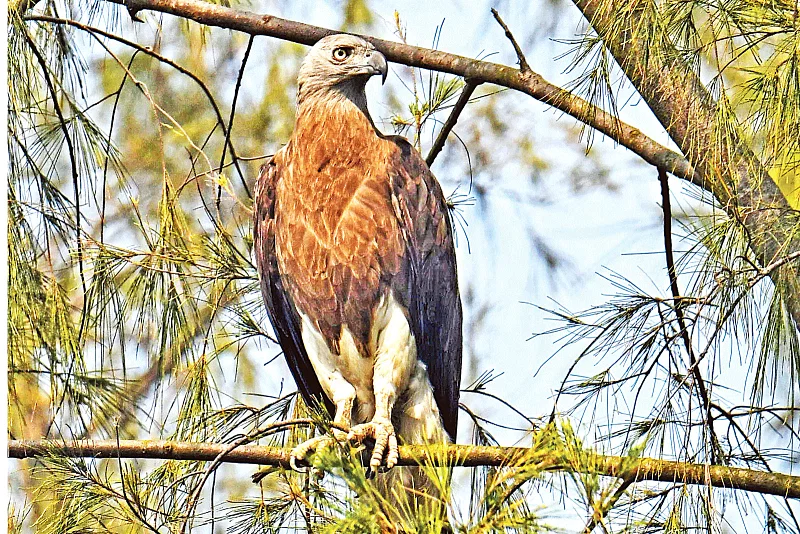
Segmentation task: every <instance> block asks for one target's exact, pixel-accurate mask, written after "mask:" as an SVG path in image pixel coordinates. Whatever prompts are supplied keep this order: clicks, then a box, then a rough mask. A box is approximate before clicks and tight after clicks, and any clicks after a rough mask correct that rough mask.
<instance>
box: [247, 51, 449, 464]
mask: <svg viewBox="0 0 800 534" xmlns="http://www.w3.org/2000/svg"><path fill="white" fill-rule="evenodd" d="M387 72H388V70H387V63H386V58H385V57H384V55H383V54H381V53H380V52H379V51H378V50H376V49H375V47H374V46H373V45H372V44H371V43H369V42H367V41H366V40H364V39H361V38H359V37H356V36H353V35H332V36H328V37H325V38H323V39H321V40H319V41H318V42H317V43H316V44H315V45H314V46H313V47H312V48H311V50H310V52H309V53H308V55H307V56H306V57H305V59H304V60H303V62H302V64H301V67H300V70H299V74H298V91H297V114H296V122H295V125H294V131H293V133H292V136H291V139H290V140H289V142H288V143H287V144H286V145H285V146H284V147H283V148H282V149H281V150H279V151H278V152H277V153H276V154H275V155H274V156H273V157H272V158H271V159H270V160H269V161H268V162H267V163H266V164H264V165H263V166H262V168H261V172H260V175H259V177H258V181H257V183H256V187H255V195H254V210H253V211H254V233H253V240H254V242H253V249H254V255H255V259H256V263H257V267H258V270H259V276H260V283H261V292H262V294H263V298H264V302H265V304H266V309H267V314H268V316H269V319H270V321H271V323H272V327H273V329H274V332H275V334H276V336H277V339H278V341H279V342H280V346H281V348H282V349H283V353H284V355H285V358H286V361H287V363H288V365H289V369H290V370H291V373H292V375H293V377H294V380H295V381H296V383H297V386H298V389H299V391H300V393H301V394H302V396H303V398H304V400H305V401H306V402H307V403H309V404H310V405H313V404H317V405H325V406H326V407H327V408H328V410H329V411H330V412H331V415H332V416H333V422H334V425H333V427H334V430H333V432H334V435H333V437H330V436H328V437H326V436H322V437H317V438H313V439H311V440H309V441H306V442H304V443H301V444H300V445H298V446H297V447H295V448H294V449H293V450H292V461H293V464H295V463H296V462H297V461H298V460H303V459H305V458H306V457H307V456H308V455H309V454H310V453H312V452H313V451H314V450H316V449H317V448H318V447H320V446H322V445H325V444H329V442H330V441H331V440H333V439H336V440H342V441H344V440H347V441H349V442H351V443H354V444H359V445H362V444H365V442H367V441H368V440H372V441H374V446H373V448H372V453H371V454H370V455H368V456H369V467H368V471H367V472H368V474H369V473H372V474H374V473H375V472H377V471H378V469H379V468H381V467H382V468H384V469H390V468H392V467H393V466H395V465H396V464H397V460H398V440H399V442H400V443H407V444H413V443H443V442H447V441H452V440H455V438H456V427H457V420H458V399H459V384H460V379H461V351H462V340H461V335H462V334H461V323H462V311H461V299H460V297H459V292H458V283H457V275H456V258H455V248H454V244H453V228H452V223H451V220H450V217H449V214H448V208H447V203H446V199H445V197H444V195H443V194H442V188H441V186H440V185H439V183H438V182H437V180H436V178H435V177H434V176H433V174H432V173H431V171H430V169H429V168H428V166H427V165H426V163H425V161H424V160H423V159H422V157H421V156H420V154H419V153H418V152H417V150H416V149H415V148H414V147H413V146H412V145H411V144H410V143H409V142H408V141H407V140H406V139H404V138H402V137H399V136H393V135H384V134H382V133H381V132H380V131H378V129H377V128H376V127H375V124H374V122H373V120H372V118H371V117H370V114H369V111H368V110H367V98H366V94H365V85H366V83H367V80H369V79H370V77H372V76H374V75H380V76H381V77H382V80H383V81H384V82H385V80H386V76H387ZM337 429H338V430H337Z"/></svg>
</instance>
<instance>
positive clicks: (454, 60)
mask: <svg viewBox="0 0 800 534" xmlns="http://www.w3.org/2000/svg"><path fill="white" fill-rule="evenodd" d="M107 1H108V2H111V3H116V4H121V5H124V6H126V7H127V8H128V10H129V11H131V12H132V13H134V14H136V13H138V12H139V11H143V10H152V11H158V12H161V13H169V14H171V15H175V16H178V17H182V18H186V19H190V20H193V21H195V22H198V23H200V24H206V25H208V26H217V27H221V28H228V29H231V30H237V31H241V32H244V33H249V34H251V35H268V36H270V37H277V38H279V39H284V40H287V41H292V42H295V43H300V44H305V45H313V44H314V43H316V42H317V41H318V40H320V39H321V38H323V37H325V36H326V35H331V34H335V33H341V32H340V31H337V30H332V29H328V28H321V27H319V26H312V25H310V24H304V23H302V22H295V21H291V20H286V19H281V18H278V17H274V16H272V15H258V14H255V13H251V12H249V11H242V10H234V9H231V8H228V7H223V6H220V5H215V4H210V3H207V2H203V1H201V0H107ZM361 37H363V38H364V39H366V40H368V41H370V42H371V43H372V44H373V45H375V47H376V48H377V49H378V50H380V51H381V52H382V53H383V54H384V55H385V56H386V59H388V60H389V61H392V62H394V63H400V64H402V65H408V66H410V67H421V68H424V69H429V70H434V71H438V72H445V73H448V74H455V75H457V76H462V77H463V78H464V79H466V80H472V81H474V82H477V83H493V84H495V85H499V86H502V87H508V88H510V89H515V90H517V91H520V92H523V93H525V94H527V95H529V96H531V97H533V98H535V99H536V100H540V101H542V102H544V103H546V104H549V105H551V106H553V107H555V108H556V109H558V110H560V111H563V112H564V113H566V114H568V115H571V116H573V117H575V118H576V119H578V120H579V121H581V122H584V123H586V124H587V125H589V126H591V127H592V128H594V129H596V130H597V131H599V132H601V133H603V134H605V135H607V136H608V137H610V138H611V139H613V140H615V141H616V142H618V143H620V144H621V145H623V146H625V147H627V148H628V149H630V150H632V151H633V152H635V153H636V154H637V155H639V156H640V157H641V158H642V159H644V160H645V161H647V162H648V163H650V164H651V165H654V166H656V167H661V168H664V169H667V171H669V172H670V173H672V174H674V175H675V176H677V177H679V178H683V179H684V180H688V181H690V182H692V183H695V184H697V185H698V186H700V187H703V183H702V180H701V179H700V178H699V176H696V175H695V172H694V169H693V168H692V167H691V165H689V163H688V161H687V160H686V159H685V158H684V157H683V156H681V155H680V154H678V153H676V152H673V151H672V150H670V149H668V148H666V147H664V146H662V145H660V144H658V143H656V142H655V141H654V140H652V139H651V138H649V137H647V136H646V135H644V134H643V133H642V132H641V131H639V130H638V129H637V128H634V127H633V126H630V125H629V124H626V123H624V122H621V121H619V120H618V119H617V118H615V117H613V116H612V115H611V114H609V113H606V112H605V111H603V110H602V109H600V108H598V107H596V106H594V105H592V104H590V103H589V102H587V101H586V100H584V99H582V98H580V97H578V96H576V95H573V94H572V93H570V92H569V91H566V90H564V89H562V88H560V87H558V86H556V85H553V84H552V83H549V82H547V81H546V80H545V79H544V78H542V76H540V75H539V74H537V73H535V72H532V71H526V72H522V71H520V70H519V69H516V68H513V67H509V66H507V65H499V64H497V63H491V62H488V61H479V60H477V59H472V58H468V57H464V56H459V55H456V54H448V53H447V52H442V51H440V50H431V49H428V48H421V47H418V46H410V45H407V44H403V43H396V42H393V41H385V40H383V39H376V38H375V37H370V36H367V35H361Z"/></svg>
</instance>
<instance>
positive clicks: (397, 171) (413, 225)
mask: <svg viewBox="0 0 800 534" xmlns="http://www.w3.org/2000/svg"><path fill="white" fill-rule="evenodd" d="M387 140H389V141H391V142H393V143H394V144H395V145H396V147H397V149H396V150H393V151H392V154H391V156H390V160H389V165H388V167H389V174H390V176H389V178H390V182H391V194H392V203H393V205H394V209H395V212H396V215H397V217H398V222H399V226H400V229H401V231H402V232H403V237H404V240H405V242H406V261H407V266H408V269H409V273H408V276H404V277H397V280H398V282H400V283H402V284H404V285H405V287H394V290H395V292H397V293H398V294H400V295H402V297H403V298H402V300H403V301H404V304H405V305H406V307H407V308H408V313H409V316H410V317H409V319H410V323H411V329H412V332H413V334H414V338H415V339H416V342H417V358H419V359H420V360H421V361H422V362H423V363H424V364H425V365H426V366H427V369H428V378H429V379H430V382H431V386H433V395H434V398H435V399H436V404H437V405H438V406H439V412H440V414H441V416H442V421H443V423H444V427H445V430H447V433H448V434H450V437H451V439H453V440H455V438H456V428H457V426H458V399H459V386H460V383H461V348H462V347H461V319H462V312H461V299H460V297H459V293H458V278H457V276H456V256H455V247H454V245H453V229H452V225H451V223H450V218H449V215H448V210H447V204H446V201H445V198H444V195H443V194H442V189H441V187H440V186H439V183H438V182H437V181H436V178H434V176H433V174H432V173H431V171H430V169H429V168H428V166H427V165H426V164H425V161H423V159H422V157H421V156H420V155H419V153H418V152H417V151H416V150H415V149H414V148H413V147H412V146H411V145H410V144H409V142H408V141H406V140H405V139H403V138H402V137H397V136H391V137H387Z"/></svg>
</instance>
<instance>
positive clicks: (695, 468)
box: [8, 440, 800, 499]
mask: <svg viewBox="0 0 800 534" xmlns="http://www.w3.org/2000/svg"><path fill="white" fill-rule="evenodd" d="M230 449H231V446H230V444H225V443H190V442H176V441H157V440H148V441H134V440H120V441H119V442H117V441H115V440H105V441H101V440H81V441H75V442H61V441H56V440H10V441H9V443H8V457H9V458H38V457H46V456H49V455H53V454H57V455H61V456H67V457H70V458H82V457H83V458H127V459H136V458H138V459H161V460H192V461H213V460H215V459H218V458H219V457H221V455H224V460H222V461H223V462H227V463H236V464H253V465H256V464H258V465H274V466H280V467H283V468H287V469H288V468H289V467H290V466H289V457H290V455H291V449H289V448H281V447H263V446H257V445H242V446H240V447H237V448H235V449H233V450H230ZM531 450H532V449H527V448H523V447H480V446H473V445H448V446H445V447H430V448H425V447H420V446H409V445H403V446H401V447H400V460H399V463H398V465H406V466H407V465H419V464H421V463H425V464H430V465H441V464H447V465H455V466H461V467H475V466H479V465H484V466H509V465H513V464H515V463H517V464H519V463H520V462H521V461H524V459H525V457H526V455H528V454H530V452H531ZM583 460H585V459H583ZM543 469H544V470H547V471H570V470H571V471H580V472H587V473H593V474H597V475H602V476H610V477H618V478H621V479H623V480H624V481H631V482H645V481H652V482H668V483H681V484H698V485H710V486H714V487H718V488H726V489H739V490H743V491H752V492H758V493H762V494H768V495H778V496H781V497H788V498H793V499H797V498H800V477H798V476H791V475H784V474H781V473H767V472H764V471H755V470H752V469H743V468H738V467H727V466H719V465H700V464H689V463H682V462H673V461H668V460H657V459H653V458H639V459H631V458H626V457H622V456H604V455H600V454H591V455H590V459H589V461H581V463H580V464H579V465H569V464H568V463H566V462H559V461H558V460H553V462H551V463H550V464H548V465H544V466H543Z"/></svg>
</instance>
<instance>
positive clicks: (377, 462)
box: [347, 420, 399, 478]
mask: <svg viewBox="0 0 800 534" xmlns="http://www.w3.org/2000/svg"><path fill="white" fill-rule="evenodd" d="M367 438H372V439H373V440H375V446H374V447H373V448H372V456H371V457H370V460H369V468H368V470H367V478H372V476H374V475H375V473H376V472H377V471H378V469H379V468H380V467H381V464H384V465H385V467H386V469H391V468H392V467H394V466H395V465H397V460H398V458H399V449H398V446H397V435H396V434H395V431H394V427H393V426H392V423H391V422H389V421H375V420H373V421H371V422H369V423H364V424H362V425H356V426H354V427H353V428H352V429H351V430H350V433H349V434H348V435H347V439H348V440H349V441H350V442H351V443H359V444H360V443H363V442H364V440H366V439H367Z"/></svg>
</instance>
